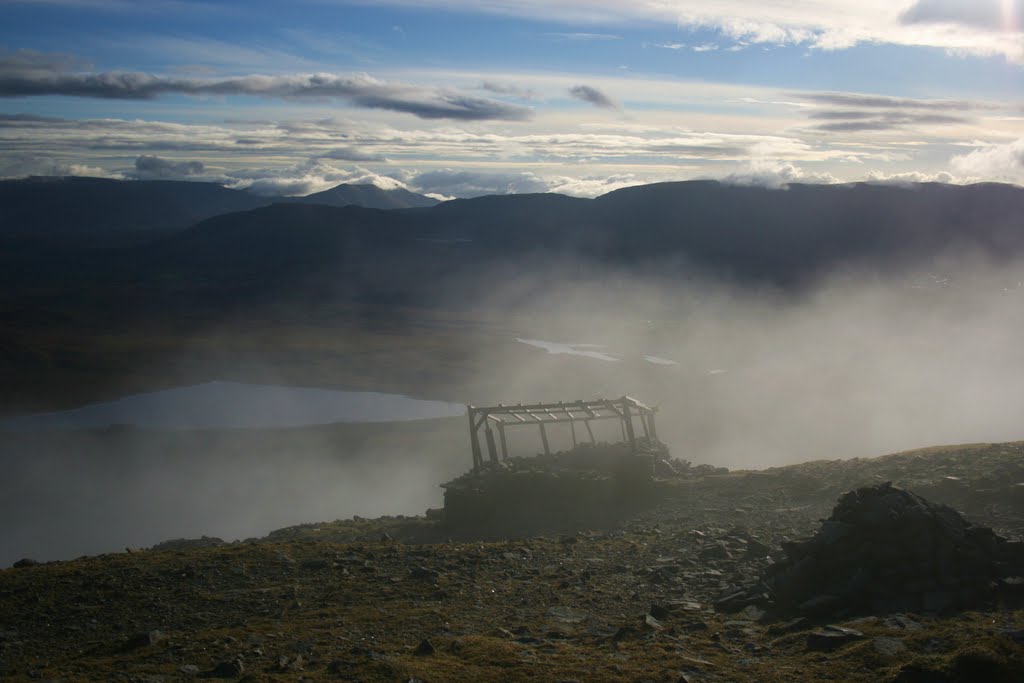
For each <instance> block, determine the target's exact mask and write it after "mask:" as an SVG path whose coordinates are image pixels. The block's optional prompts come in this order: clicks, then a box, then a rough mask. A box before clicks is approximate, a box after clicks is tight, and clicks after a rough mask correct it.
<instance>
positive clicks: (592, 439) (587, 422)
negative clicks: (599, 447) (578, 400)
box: [583, 420, 597, 444]
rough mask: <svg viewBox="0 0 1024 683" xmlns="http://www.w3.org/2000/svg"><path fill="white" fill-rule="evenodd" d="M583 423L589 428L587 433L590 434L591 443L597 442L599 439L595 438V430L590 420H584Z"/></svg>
mask: <svg viewBox="0 0 1024 683" xmlns="http://www.w3.org/2000/svg"><path fill="white" fill-rule="evenodd" d="M583 425H584V426H585V427H586V428H587V434H590V443H592V444H596V443H597V439H595V438H594V430H593V429H591V428H590V420H584V421H583Z"/></svg>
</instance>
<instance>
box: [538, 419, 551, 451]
mask: <svg viewBox="0 0 1024 683" xmlns="http://www.w3.org/2000/svg"><path fill="white" fill-rule="evenodd" d="M540 440H541V441H542V442H543V443H544V455H551V447H550V446H548V430H546V429H544V423H543V422H541V423H540Z"/></svg>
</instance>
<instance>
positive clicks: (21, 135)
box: [0, 0, 1024, 198]
mask: <svg viewBox="0 0 1024 683" xmlns="http://www.w3.org/2000/svg"><path fill="white" fill-rule="evenodd" d="M1022 86H1024V0H759V2H749V1H748V0H703V1H701V2H688V1H679V0H631V2H622V1H621V0H593V1H589V2H588V1H583V0H291V1H290V2H287V3H283V2H280V1H266V0H248V1H246V2H238V1H217V0H210V1H206V0H0V177H24V176H27V175H92V176H104V177H115V178H126V179H186V180H205V181H213V182H219V183H222V184H224V185H226V186H229V187H234V188H239V189H248V190H251V191H253V192H258V193H262V194H289V195H300V194H302V195H304V194H309V193H312V192H317V191H321V190H325V189H328V188H330V187H332V186H334V185H337V184H339V183H342V182H372V183H374V184H376V185H378V186H380V187H383V188H386V189H390V188H398V187H401V188H406V189H409V190H412V191H415V192H421V193H424V194H430V195H431V196H436V197H439V198H450V197H468V196H476V195H482V194H492V193H527V192H547V191H553V192H562V193H565V194H572V195H576V196H597V195H600V194H603V193H605V192H608V191H611V190H614V189H617V188H620V187H625V186H628V185H637V184H641V183H649V182H660V181H671V180H687V179H694V178H716V179H722V180H726V181H729V182H736V183H754V184H765V185H769V186H778V187H783V186H784V185H785V184H786V183H790V182H810V183H832V182H851V181H875V182H916V181H939V182H957V183H968V182H982V181H998V182H1010V183H1016V184H1024V97H1022V95H1024V92H1022V89H1024V88H1022Z"/></svg>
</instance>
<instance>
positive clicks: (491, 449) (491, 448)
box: [484, 425, 498, 463]
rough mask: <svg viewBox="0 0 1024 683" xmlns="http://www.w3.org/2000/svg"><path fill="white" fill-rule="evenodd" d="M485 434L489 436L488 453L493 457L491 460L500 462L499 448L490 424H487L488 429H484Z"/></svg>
mask: <svg viewBox="0 0 1024 683" xmlns="http://www.w3.org/2000/svg"><path fill="white" fill-rule="evenodd" d="M484 436H485V437H487V454H488V455H489V456H490V458H491V462H493V463H497V462H498V449H497V447H496V446H495V445H494V430H493V429H491V426H490V425H487V429H485V430H484Z"/></svg>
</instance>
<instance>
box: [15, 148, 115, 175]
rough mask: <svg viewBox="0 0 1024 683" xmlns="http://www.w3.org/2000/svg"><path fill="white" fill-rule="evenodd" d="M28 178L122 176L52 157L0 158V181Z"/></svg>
mask: <svg viewBox="0 0 1024 683" xmlns="http://www.w3.org/2000/svg"><path fill="white" fill-rule="evenodd" d="M28 176H85V177H89V178H116V179H120V178H123V177H124V176H123V175H121V174H120V173H116V172H112V171H108V170H106V169H104V168H100V167H98V166H89V165H87V164H81V163H74V162H68V161H63V160H58V159H55V158H53V157H52V156H45V155H41V156H36V155H32V154H12V155H4V156H3V157H0V180H9V179H12V178H26V177H28Z"/></svg>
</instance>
